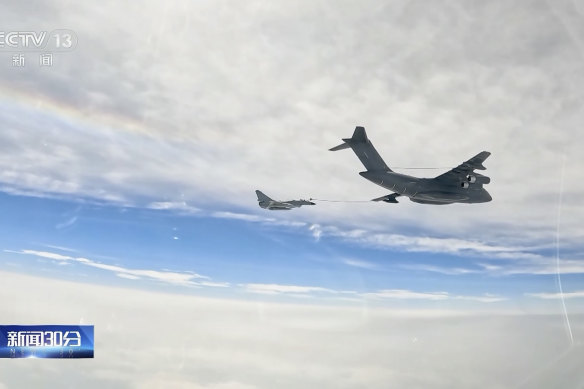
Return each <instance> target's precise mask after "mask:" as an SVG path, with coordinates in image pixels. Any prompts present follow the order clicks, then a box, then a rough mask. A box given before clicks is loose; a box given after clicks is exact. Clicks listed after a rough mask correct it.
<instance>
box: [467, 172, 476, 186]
mask: <svg viewBox="0 0 584 389" xmlns="http://www.w3.org/2000/svg"><path fill="white" fill-rule="evenodd" d="M466 180H467V181H468V182H470V183H471V184H474V183H475V182H477V177H476V176H473V175H472V174H469V175H468V176H466Z"/></svg>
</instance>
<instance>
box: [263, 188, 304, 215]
mask: <svg viewBox="0 0 584 389" xmlns="http://www.w3.org/2000/svg"><path fill="white" fill-rule="evenodd" d="M255 192H256V195H257V196H258V203H259V206H260V207H262V208H264V209H269V210H271V211H288V210H290V209H292V208H300V207H301V206H303V205H314V203H313V202H310V201H306V200H289V201H276V200H273V199H271V198H269V197H268V196H266V195H265V194H264V193H262V192H261V191H259V190H256V191H255Z"/></svg>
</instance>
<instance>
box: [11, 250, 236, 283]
mask: <svg viewBox="0 0 584 389" xmlns="http://www.w3.org/2000/svg"><path fill="white" fill-rule="evenodd" d="M4 251H5V252H10V253H17V254H27V255H34V256H37V257H41V258H48V259H53V260H56V261H61V263H67V262H76V263H81V264H83V265H85V266H90V267H93V268H96V269H101V270H106V271H110V272H113V273H114V274H115V275H116V276H118V277H120V278H125V279H129V280H138V279H142V278H145V279H149V280H155V281H160V282H164V283H167V284H172V285H180V286H191V287H192V286H194V287H197V286H209V287H228V286H229V283H227V282H214V281H210V279H209V277H207V276H203V275H200V274H197V273H194V272H174V271H166V270H165V271H159V270H149V269H130V268H126V267H123V266H117V265H109V264H105V263H100V262H96V261H94V260H91V259H87V258H83V257H72V256H68V255H62V254H57V253H52V252H47V251H37V250H20V251H13V250H4ZM201 280H207V281H201Z"/></svg>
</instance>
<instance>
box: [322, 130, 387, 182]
mask: <svg viewBox="0 0 584 389" xmlns="http://www.w3.org/2000/svg"><path fill="white" fill-rule="evenodd" d="M349 147H350V148H352V149H353V151H354V152H355V154H356V155H357V157H359V160H361V163H362V164H363V165H364V166H365V167H366V168H367V170H368V171H386V172H390V171H391V169H390V168H389V167H388V166H387V165H386V163H385V162H384V161H383V158H381V156H380V155H379V153H378V152H377V150H375V147H373V144H372V143H371V141H370V140H369V138H367V133H366V132H365V128H364V127H360V126H358V127H356V128H355V131H354V132H353V136H352V137H351V138H343V143H342V144H340V145H338V146H335V147H333V148H332V149H330V151H338V150H343V149H347V148H349Z"/></svg>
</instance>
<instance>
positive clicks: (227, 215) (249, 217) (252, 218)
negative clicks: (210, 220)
mask: <svg viewBox="0 0 584 389" xmlns="http://www.w3.org/2000/svg"><path fill="white" fill-rule="evenodd" d="M211 216H212V217H216V218H220V219H235V220H243V221H246V222H262V223H270V222H275V221H276V219H274V218H271V217H264V216H258V215H253V214H247V213H238V212H226V211H221V212H213V213H211Z"/></svg>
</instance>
